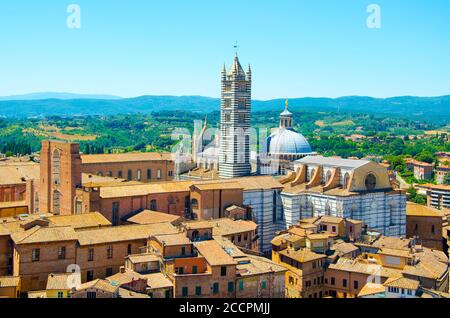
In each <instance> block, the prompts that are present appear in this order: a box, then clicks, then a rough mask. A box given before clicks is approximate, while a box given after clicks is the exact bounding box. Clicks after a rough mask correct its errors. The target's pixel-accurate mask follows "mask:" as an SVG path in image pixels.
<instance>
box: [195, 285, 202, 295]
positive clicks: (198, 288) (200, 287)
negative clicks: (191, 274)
mask: <svg viewBox="0 0 450 318" xmlns="http://www.w3.org/2000/svg"><path fill="white" fill-rule="evenodd" d="M201 295H202V286H196V287H195V296H201Z"/></svg>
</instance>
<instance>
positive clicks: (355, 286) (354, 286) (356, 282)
mask: <svg viewBox="0 0 450 318" xmlns="http://www.w3.org/2000/svg"><path fill="white" fill-rule="evenodd" d="M358 287H359V284H358V281H357V280H355V281H354V282H353V288H354V289H358Z"/></svg>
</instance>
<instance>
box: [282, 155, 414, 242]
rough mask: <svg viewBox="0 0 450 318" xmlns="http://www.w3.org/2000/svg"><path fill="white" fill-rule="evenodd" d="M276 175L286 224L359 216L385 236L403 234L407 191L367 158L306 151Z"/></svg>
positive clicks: (358, 218)
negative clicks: (307, 153) (286, 170)
mask: <svg viewBox="0 0 450 318" xmlns="http://www.w3.org/2000/svg"><path fill="white" fill-rule="evenodd" d="M295 169H296V172H295V173H291V174H290V175H289V176H287V177H285V178H284V179H282V180H281V182H282V183H283V185H284V189H283V191H282V193H281V198H282V201H283V209H284V217H285V223H286V226H287V227H289V226H291V225H294V224H296V223H297V222H298V221H299V220H300V219H304V218H310V217H318V216H323V215H329V216H337V217H342V218H351V219H356V220H360V221H363V222H364V223H365V224H366V225H367V226H368V228H369V229H372V230H375V231H378V232H380V233H381V234H383V235H386V236H404V235H405V234H406V194H405V193H404V192H403V191H400V190H394V189H393V187H392V185H391V184H390V181H389V176H388V173H387V171H386V168H384V167H382V166H381V165H379V164H377V163H375V162H372V161H366V160H349V159H341V158H325V157H322V156H311V157H305V158H303V159H300V160H298V161H297V162H296V163H295Z"/></svg>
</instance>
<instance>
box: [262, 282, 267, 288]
mask: <svg viewBox="0 0 450 318" xmlns="http://www.w3.org/2000/svg"><path fill="white" fill-rule="evenodd" d="M261 288H262V289H266V288H267V282H266V281H265V280H263V281H262V283H261Z"/></svg>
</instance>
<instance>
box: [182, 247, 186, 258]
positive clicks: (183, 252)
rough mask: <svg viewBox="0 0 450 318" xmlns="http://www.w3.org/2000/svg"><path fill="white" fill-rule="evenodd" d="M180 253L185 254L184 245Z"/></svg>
mask: <svg viewBox="0 0 450 318" xmlns="http://www.w3.org/2000/svg"><path fill="white" fill-rule="evenodd" d="M181 255H183V256H184V255H186V247H184V246H183V247H182V248H181Z"/></svg>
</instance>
